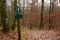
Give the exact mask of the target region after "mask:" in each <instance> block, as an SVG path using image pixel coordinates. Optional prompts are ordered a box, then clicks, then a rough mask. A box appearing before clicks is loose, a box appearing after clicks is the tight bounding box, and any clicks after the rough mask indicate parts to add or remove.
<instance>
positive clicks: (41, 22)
mask: <svg viewBox="0 0 60 40" xmlns="http://www.w3.org/2000/svg"><path fill="white" fill-rule="evenodd" d="M41 1H42V7H41V21H40V29H41V28H43V27H44V24H43V10H44V0H41Z"/></svg>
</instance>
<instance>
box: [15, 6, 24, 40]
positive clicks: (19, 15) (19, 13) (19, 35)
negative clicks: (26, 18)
mask: <svg viewBox="0 0 60 40" xmlns="http://www.w3.org/2000/svg"><path fill="white" fill-rule="evenodd" d="M22 17H23V15H22V12H21V9H20V8H19V7H17V8H16V15H15V18H16V19H17V27H18V40H21V31H20V25H19V19H20V18H22Z"/></svg>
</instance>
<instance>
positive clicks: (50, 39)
mask: <svg viewBox="0 0 60 40" xmlns="http://www.w3.org/2000/svg"><path fill="white" fill-rule="evenodd" d="M21 38H22V40H60V32H59V31H55V30H30V29H28V28H27V29H21ZM0 40H18V33H17V31H13V32H10V33H6V34H4V33H3V32H2V31H1V30H0Z"/></svg>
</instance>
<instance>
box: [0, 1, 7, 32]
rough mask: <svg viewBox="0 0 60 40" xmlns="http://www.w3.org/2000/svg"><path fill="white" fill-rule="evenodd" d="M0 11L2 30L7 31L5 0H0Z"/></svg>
mask: <svg viewBox="0 0 60 40" xmlns="http://www.w3.org/2000/svg"><path fill="white" fill-rule="evenodd" d="M0 13H1V23H2V27H3V29H2V31H3V32H8V29H7V23H6V21H7V20H6V19H7V14H6V0H0Z"/></svg>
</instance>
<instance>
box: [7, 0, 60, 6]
mask: <svg viewBox="0 0 60 40" xmlns="http://www.w3.org/2000/svg"><path fill="white" fill-rule="evenodd" d="M13 1H14V0H13ZM11 2H12V0H7V5H9V6H11ZM28 3H32V0H29V1H28ZM20 4H21V5H22V6H23V0H21V1H20ZM55 4H57V5H56V6H60V3H59V0H57V1H56V2H55ZM38 5H41V0H38ZM49 5H50V0H44V6H49ZM25 6H27V0H25Z"/></svg>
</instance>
